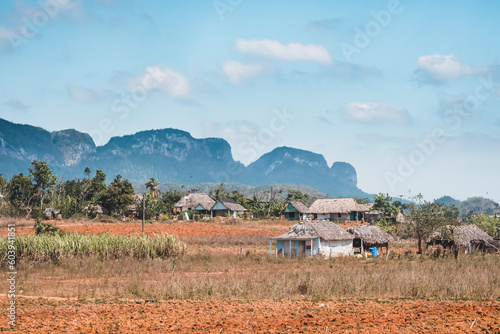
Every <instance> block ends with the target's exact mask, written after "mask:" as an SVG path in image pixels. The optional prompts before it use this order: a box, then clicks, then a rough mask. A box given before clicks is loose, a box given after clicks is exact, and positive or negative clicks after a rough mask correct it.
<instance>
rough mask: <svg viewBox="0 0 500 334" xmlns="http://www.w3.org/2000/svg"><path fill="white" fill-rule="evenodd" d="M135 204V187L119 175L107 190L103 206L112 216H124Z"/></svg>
mask: <svg viewBox="0 0 500 334" xmlns="http://www.w3.org/2000/svg"><path fill="white" fill-rule="evenodd" d="M132 203H134V187H133V186H132V184H131V183H130V182H129V181H128V180H126V179H125V180H122V176H121V175H120V174H118V175H117V176H116V178H115V179H114V180H113V182H111V184H110V185H109V186H108V188H107V189H106V192H105V193H104V195H103V198H102V204H103V206H104V207H105V208H106V209H108V210H109V211H110V212H111V214H113V215H119V216H122V215H123V214H124V211H125V210H126V209H127V208H128V206H129V205H131V204H132Z"/></svg>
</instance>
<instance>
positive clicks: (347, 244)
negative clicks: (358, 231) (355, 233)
mask: <svg viewBox="0 0 500 334" xmlns="http://www.w3.org/2000/svg"><path fill="white" fill-rule="evenodd" d="M319 252H320V254H321V255H323V256H325V257H330V256H343V255H353V254H354V249H353V247H352V240H342V241H325V240H321V245H320V247H319Z"/></svg>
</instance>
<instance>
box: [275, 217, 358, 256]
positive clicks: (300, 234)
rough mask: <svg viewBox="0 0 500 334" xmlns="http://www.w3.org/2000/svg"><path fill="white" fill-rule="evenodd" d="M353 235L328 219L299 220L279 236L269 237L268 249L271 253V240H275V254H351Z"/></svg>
mask: <svg viewBox="0 0 500 334" xmlns="http://www.w3.org/2000/svg"><path fill="white" fill-rule="evenodd" d="M353 239H354V236H353V235H352V234H350V233H348V232H346V231H344V230H343V229H342V228H340V227H339V226H338V225H337V224H335V223H333V222H330V221H326V220H323V221H311V222H299V223H296V224H294V225H292V226H291V227H290V228H289V229H288V231H287V232H286V233H284V234H282V235H280V236H279V237H274V238H271V240H270V242H269V248H270V249H269V250H270V252H271V253H272V241H273V240H276V254H283V255H288V256H312V255H316V254H321V255H323V256H324V257H331V256H342V255H352V254H353V247H352V240H353Z"/></svg>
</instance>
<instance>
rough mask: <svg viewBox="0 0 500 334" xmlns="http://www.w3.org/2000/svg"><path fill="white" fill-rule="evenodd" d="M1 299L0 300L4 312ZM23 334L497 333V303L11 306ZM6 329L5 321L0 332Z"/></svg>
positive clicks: (31, 302) (44, 302)
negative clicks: (16, 308) (151, 333)
mask: <svg viewBox="0 0 500 334" xmlns="http://www.w3.org/2000/svg"><path fill="white" fill-rule="evenodd" d="M7 303H8V299H7V298H6V297H0V305H1V307H2V308H3V309H5V308H6V307H7ZM17 303H18V313H17V319H16V321H17V326H16V329H17V331H19V332H25V333H149V332H154V333H284V332H285V333H309V332H321V333H336V332H339V333H480V332H481V333H499V332H500V302H498V301H495V302H475V301H467V302H437V301H409V300H405V301H337V302H333V301H329V302H311V301H303V300H298V301H295V300H293V301H291V300H283V301H241V302H240V301H233V302H229V301H204V302H202V301H166V302H144V301H121V302H119V301H99V300H98V301H92V302H88V301H76V300H62V299H60V298H59V299H57V298H52V299H49V298H38V299H34V298H22V297H19V298H18V299H17ZM7 328H9V326H8V324H7V318H6V317H5V316H3V317H1V319H0V330H5V329H7Z"/></svg>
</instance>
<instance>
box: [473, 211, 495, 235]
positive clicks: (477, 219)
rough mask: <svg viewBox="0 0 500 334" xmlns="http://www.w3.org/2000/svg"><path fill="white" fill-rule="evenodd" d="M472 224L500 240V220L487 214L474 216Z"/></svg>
mask: <svg viewBox="0 0 500 334" xmlns="http://www.w3.org/2000/svg"><path fill="white" fill-rule="evenodd" d="M470 223H472V224H475V225H477V227H479V228H480V229H481V230H483V231H485V232H486V233H488V234H489V235H490V236H492V237H493V238H500V218H496V217H490V216H488V215H486V214H479V215H472V217H471V219H470Z"/></svg>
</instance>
